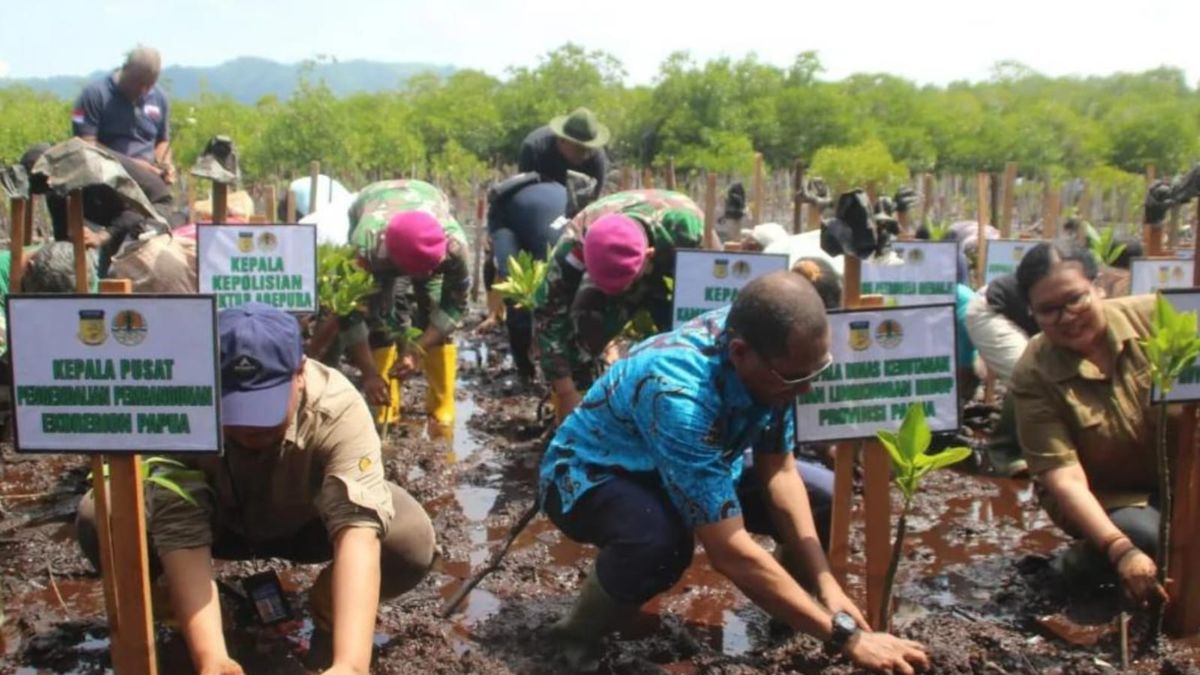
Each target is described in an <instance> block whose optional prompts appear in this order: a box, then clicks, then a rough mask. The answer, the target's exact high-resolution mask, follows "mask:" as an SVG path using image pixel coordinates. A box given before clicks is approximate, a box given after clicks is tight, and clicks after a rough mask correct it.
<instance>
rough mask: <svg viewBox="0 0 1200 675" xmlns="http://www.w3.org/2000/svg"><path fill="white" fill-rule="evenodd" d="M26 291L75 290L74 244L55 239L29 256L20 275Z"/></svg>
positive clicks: (69, 291)
mask: <svg viewBox="0 0 1200 675" xmlns="http://www.w3.org/2000/svg"><path fill="white" fill-rule="evenodd" d="M21 290H22V291H24V292H26V293H74V292H75V244H73V243H71V242H69V241H55V242H51V243H49V244H46V245H45V246H43V247H41V248H40V249H38V251H37V252H36V253H34V254H33V255H32V256H31V257H30V258H29V267H27V268H26V269H25V274H24V275H23V276H22V277H21Z"/></svg>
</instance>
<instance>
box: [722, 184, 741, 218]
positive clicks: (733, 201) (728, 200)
mask: <svg viewBox="0 0 1200 675" xmlns="http://www.w3.org/2000/svg"><path fill="white" fill-rule="evenodd" d="M745 215H746V186H744V185H742V184H741V183H740V182H739V183H734V184H733V185H730V186H729V191H728V192H726V193H725V213H724V216H725V218H727V219H729V220H741V219H742V217H743V216H745Z"/></svg>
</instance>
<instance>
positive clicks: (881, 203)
mask: <svg viewBox="0 0 1200 675" xmlns="http://www.w3.org/2000/svg"><path fill="white" fill-rule="evenodd" d="M895 213H896V204H895V202H893V201H892V199H891V197H880V198H879V199H877V200H875V215H876V216H892V215H895Z"/></svg>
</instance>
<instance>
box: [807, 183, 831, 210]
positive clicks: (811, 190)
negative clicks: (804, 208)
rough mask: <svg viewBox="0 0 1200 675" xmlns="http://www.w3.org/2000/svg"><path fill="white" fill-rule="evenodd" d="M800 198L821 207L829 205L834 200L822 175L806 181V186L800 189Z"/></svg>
mask: <svg viewBox="0 0 1200 675" xmlns="http://www.w3.org/2000/svg"><path fill="white" fill-rule="evenodd" d="M800 199H801V200H802V201H804V202H807V203H809V204H814V205H816V206H819V207H821V208H825V207H826V206H829V204H830V202H831V201H832V199H831V198H830V194H829V186H828V185H827V184H826V183H825V179H824V178H821V177H820V176H817V177H814V178H809V179H808V180H806V181H804V187H802V188H801V189H800Z"/></svg>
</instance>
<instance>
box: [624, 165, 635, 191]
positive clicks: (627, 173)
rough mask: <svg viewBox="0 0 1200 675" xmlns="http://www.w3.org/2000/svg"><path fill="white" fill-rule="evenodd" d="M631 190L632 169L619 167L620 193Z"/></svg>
mask: <svg viewBox="0 0 1200 675" xmlns="http://www.w3.org/2000/svg"><path fill="white" fill-rule="evenodd" d="M632 189H633V167H632V166H623V167H621V192H624V191H626V190H632Z"/></svg>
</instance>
